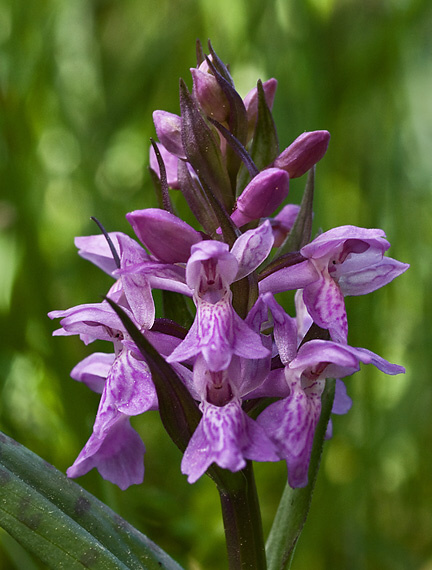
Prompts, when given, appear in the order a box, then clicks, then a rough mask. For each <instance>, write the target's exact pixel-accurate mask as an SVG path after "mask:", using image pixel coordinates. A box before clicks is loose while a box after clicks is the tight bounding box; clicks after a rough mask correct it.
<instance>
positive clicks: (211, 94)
mask: <svg viewBox="0 0 432 570" xmlns="http://www.w3.org/2000/svg"><path fill="white" fill-rule="evenodd" d="M190 71H191V74H192V79H193V90H192V92H193V95H194V97H195V99H196V100H197V101H198V103H199V104H200V106H201V108H202V109H203V111H204V113H205V114H206V115H207V116H208V117H211V118H212V119H215V120H216V121H219V122H220V123H223V122H224V121H226V120H227V118H228V115H229V112H230V106H229V103H228V99H227V98H226V96H225V93H224V92H223V91H222V88H221V87H220V85H219V83H218V82H217V79H216V77H215V76H214V75H212V74H211V73H205V72H204V71H201V69H196V68H192V69H191V70H190Z"/></svg>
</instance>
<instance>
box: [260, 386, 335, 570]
mask: <svg viewBox="0 0 432 570" xmlns="http://www.w3.org/2000/svg"><path fill="white" fill-rule="evenodd" d="M334 392H335V380H327V381H326V387H325V389H324V392H323V395H322V397H321V403H322V408H321V416H320V420H319V422H318V425H317V428H316V431H315V438H314V443H313V448H312V455H311V460H310V465H309V475H308V477H309V483H308V485H307V486H306V487H304V488H303V489H292V488H291V487H290V486H289V485H288V483H287V485H286V487H285V490H284V493H283V495H282V499H281V502H280V503H279V507H278V511H277V513H276V517H275V519H274V521H273V526H272V529H271V531H270V535H269V537H268V540H267V544H266V552H267V563H268V570H285V569H287V568H289V567H290V565H291V561H292V558H293V554H294V549H295V547H296V544H297V541H298V539H299V537H300V534H301V531H302V530H303V526H304V524H305V522H306V518H307V515H308V512H309V508H310V504H311V501H312V493H313V490H314V487H315V482H316V478H317V475H318V469H319V465H320V460H321V455H322V450H323V446H324V437H325V433H326V429H327V425H328V422H329V418H330V413H331V409H332V406H333V400H334Z"/></svg>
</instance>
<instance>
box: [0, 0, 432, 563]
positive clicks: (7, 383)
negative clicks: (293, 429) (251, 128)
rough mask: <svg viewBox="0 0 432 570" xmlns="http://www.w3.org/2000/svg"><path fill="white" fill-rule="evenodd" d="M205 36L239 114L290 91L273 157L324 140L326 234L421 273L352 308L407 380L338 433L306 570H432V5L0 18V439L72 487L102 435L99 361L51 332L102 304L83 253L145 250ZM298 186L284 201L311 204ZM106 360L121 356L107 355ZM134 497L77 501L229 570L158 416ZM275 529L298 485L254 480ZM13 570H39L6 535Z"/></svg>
mask: <svg viewBox="0 0 432 570" xmlns="http://www.w3.org/2000/svg"><path fill="white" fill-rule="evenodd" d="M196 38H200V39H201V40H202V41H203V43H205V42H206V41H207V38H211V40H212V42H213V46H214V47H215V49H216V51H217V52H218V54H219V55H220V56H221V57H222V59H223V60H224V61H226V62H229V63H230V65H231V70H232V74H233V77H234V80H235V82H236V86H237V88H238V90H239V92H240V93H241V94H242V95H245V94H246V93H247V91H249V89H250V88H251V87H253V86H254V85H255V83H256V80H257V78H261V79H263V80H265V79H268V78H270V77H276V78H277V79H278V80H279V86H278V91H277V95H276V101H275V106H274V114H275V118H276V124H277V125H278V131H279V138H280V143H281V148H282V149H283V148H285V147H286V146H287V145H288V144H289V143H290V142H291V141H292V140H293V139H294V138H295V137H296V136H298V135H299V134H300V133H301V132H303V131H305V130H315V129H327V130H329V131H330V132H331V135H332V139H331V142H330V147H329V150H328V153H327V155H326V157H325V159H324V160H323V161H322V162H321V163H320V164H319V166H318V169H317V185H316V191H317V199H316V204H315V224H316V229H318V228H319V227H322V228H323V229H324V230H327V229H330V228H331V227H334V226H337V225H342V224H355V225H361V226H366V227H382V228H384V230H385V231H386V233H387V236H388V239H389V240H390V242H391V243H392V248H391V249H390V252H389V253H390V255H391V256H392V257H396V258H397V259H400V260H401V261H404V262H409V263H411V269H410V271H409V272H408V273H407V274H405V275H404V276H402V277H400V278H399V279H398V280H397V281H395V282H394V283H392V284H390V285H389V286H387V287H386V288H384V289H383V290H380V291H377V292H375V293H373V294H371V295H369V296H368V297H359V298H352V299H348V300H347V307H348V312H349V319H350V334H349V342H350V344H352V345H353V346H364V347H367V348H370V349H372V350H374V351H375V352H378V353H379V354H381V355H382V356H384V357H385V358H387V359H389V360H390V361H392V362H398V363H400V364H403V365H404V366H406V368H407V374H406V375H405V376H397V377H385V376H384V375H383V374H382V373H379V372H377V371H375V370H374V369H372V367H370V369H368V368H366V367H365V368H363V370H362V371H361V372H360V373H359V374H357V375H356V376H355V377H354V378H352V379H348V380H347V385H348V390H349V393H350V395H351V396H352V398H353V399H354V406H353V409H352V410H351V411H350V413H349V414H348V415H347V416H344V417H337V418H336V419H335V420H334V437H333V439H332V440H331V441H330V442H328V443H327V445H326V448H325V453H324V457H323V463H322V468H321V471H320V475H319V479H318V483H317V488H316V492H315V495H314V499H313V505H312V509H311V512H310V517H309V520H308V522H307V525H306V527H305V530H304V533H303V535H302V537H301V540H300V543H299V545H298V548H297V556H296V559H295V562H294V564H293V570H309V569H311V568H313V569H314V570H327V569H336V570H339V569H350V570H363V569H368V570H375V569H376V570H387V569H388V570H408V569H409V570H411V569H418V570H431V569H432V460H431V444H432V420H431V409H432V383H431V378H430V370H431V358H430V347H431V335H432V333H431V327H430V319H431V316H432V301H431V291H432V289H431V285H430V283H431V282H432V275H431V272H432V271H431V263H430V251H431V245H432V244H431V241H432V238H431V236H432V211H431V205H432V203H431V182H430V181H431V179H432V160H431V150H432V95H431V94H432V4H431V3H430V2H429V1H428V0H394V1H391V0H291V1H290V0H267V1H266V2H263V1H262V0H1V1H0V121H1V127H0V170H1V173H0V230H1V235H0V331H1V333H0V335H1V342H0V375H1V384H0V388H1V399H0V429H1V430H3V431H5V432H6V433H7V434H9V435H10V436H12V437H14V438H15V439H17V440H18V441H20V442H21V443H23V444H25V445H26V446H27V447H29V448H30V449H32V450H33V451H35V452H36V453H38V454H39V455H41V456H42V457H43V458H45V459H46V460H47V461H49V462H51V463H53V464H54V465H55V466H56V467H58V468H59V469H61V470H62V471H64V470H65V469H66V468H67V467H68V466H69V465H70V464H71V463H72V462H73V461H74V459H75V457H76V456H77V454H78V452H79V451H80V449H81V448H82V446H83V445H84V443H85V442H86V440H87V438H88V436H89V435H90V433H91V428H92V424H93V420H94V416H95V413H96V409H97V404H98V396H97V395H95V394H93V393H91V392H90V391H89V390H88V389H86V387H85V386H83V385H80V384H78V383H75V382H73V381H72V380H71V379H70V378H69V371H70V370H71V368H72V367H73V366H74V365H75V364H76V363H77V362H78V361H79V360H81V359H82V358H84V357H85V356H86V355H87V354H90V352H93V350H94V347H93V346H90V347H84V346H83V345H82V344H81V343H80V341H79V340H78V339H76V338H73V337H70V338H52V337H51V332H52V331H53V330H54V328H56V324H55V323H52V322H51V321H50V320H49V319H48V318H47V317H46V313H47V312H48V311H50V310H53V309H60V308H61V309H64V308H68V307H70V306H73V305H77V304H80V303H85V302H98V301H99V300H100V296H101V295H102V294H104V293H105V292H106V290H107V288H108V287H109V285H110V279H109V278H108V277H107V276H106V275H104V274H103V273H102V272H101V271H99V270H98V269H96V268H95V267H93V266H92V265H91V264H89V263H88V262H86V261H84V260H81V259H80V258H79V257H78V256H77V255H76V250H75V248H74V245H73V238H74V236H75V235H86V234H91V233H97V229H96V227H95V226H94V224H92V222H91V221H90V220H89V218H90V216H91V215H94V216H97V217H98V218H99V219H100V220H101V221H102V223H103V224H104V225H105V227H106V228H107V229H108V230H109V231H112V230H121V231H125V232H128V233H131V230H130V228H129V227H128V224H127V223H126V220H125V217H124V215H125V213H126V212H128V211H130V210H133V209H138V208H144V207H148V206H154V205H155V200H154V197H153V193H152V190H151V185H150V178H149V175H148V172H147V165H148V158H147V157H148V146H149V137H150V136H154V129H153V126H152V120H151V113H152V111H153V110H154V109H165V110H168V111H171V112H175V113H177V112H179V105H178V79H179V77H183V78H184V79H185V80H186V81H187V83H188V85H189V86H190V85H191V81H190V74H189V67H194V66H195V40H196ZM303 185H304V179H300V180H297V181H294V182H293V184H292V190H291V197H292V200H293V201H294V202H295V201H298V200H299V199H300V196H301V192H302V189H303ZM98 348H99V349H102V350H109V348H108V347H107V346H104V345H102V344H101V346H100V347H98ZM133 423H134V425H135V426H136V427H137V429H138V430H139V431H140V433H141V434H142V435H143V439H144V440H145V443H146V446H147V454H146V476H145V482H144V484H143V485H142V486H139V487H134V488H131V489H129V490H127V491H126V492H121V491H119V490H118V489H117V488H116V487H114V486H113V485H111V484H110V483H107V482H105V481H103V480H102V479H101V478H100V477H99V475H98V474H97V473H96V472H91V473H90V474H88V475H87V476H85V477H83V478H81V479H80V481H79V482H80V483H81V484H82V485H83V486H84V487H85V488H86V489H88V490H90V491H91V492H93V493H95V494H96V495H97V496H98V497H99V498H101V499H102V500H104V501H105V502H107V503H108V504H109V505H110V506H111V507H112V508H114V509H115V510H116V511H117V512H118V513H119V514H121V515H122V516H124V517H125V518H126V519H128V520H129V521H130V522H131V523H133V524H134V525H136V526H137V527H138V528H139V529H140V530H141V531H143V532H144V533H146V534H148V535H149V536H150V537H151V538H152V539H154V540H155V541H156V542H159V543H160V545H161V546H162V547H164V548H165V549H167V550H168V552H169V553H170V554H171V555H172V556H173V557H175V558H176V559H177V560H178V561H179V562H181V563H182V564H184V565H185V566H186V567H188V568H191V569H192V570H198V569H205V570H207V569H209V570H212V569H214V570H217V569H220V568H223V567H225V554H224V542H223V529H222V524H221V520H220V508H219V502H218V496H217V493H216V491H215V489H214V487H213V484H212V482H211V481H210V480H207V479H205V478H203V479H202V480H201V481H199V482H198V483H197V484H195V485H194V486H192V487H191V486H190V485H188V483H187V482H186V480H185V477H183V476H182V475H181V474H180V470H179V464H180V459H181V456H180V453H179V452H178V451H177V449H176V448H175V447H174V445H173V444H172V443H171V442H170V440H169V439H168V437H167V436H166V435H165V434H164V432H163V430H162V428H161V425H160V422H159V420H158V417H157V414H155V413H149V414H146V415H145V416H144V417H140V418H136V419H135V421H134V422H133ZM256 472H257V479H258V486H259V492H260V496H261V500H262V511H263V518H264V527H265V530H266V532H267V531H268V529H269V526H270V524H271V520H272V517H273V515H274V512H275V509H276V506H277V503H278V499H279V496H280V493H281V492H282V489H283V487H284V484H285V480H286V473H285V467H284V465H283V464H282V463H280V464H276V465H275V464H269V465H258V466H257V468H256ZM0 549H1V550H0V568H2V569H9V568H19V569H20V570H21V569H23V568H25V569H29V570H31V569H32V568H40V567H41V566H40V565H39V563H38V562H37V561H33V560H32V559H30V558H28V556H27V555H26V553H24V552H23V551H22V550H21V548H20V547H19V546H18V545H17V544H16V543H15V542H14V541H13V540H11V539H10V538H9V537H8V536H7V535H6V534H5V533H4V532H0Z"/></svg>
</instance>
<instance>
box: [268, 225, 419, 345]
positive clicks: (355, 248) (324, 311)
mask: <svg viewBox="0 0 432 570" xmlns="http://www.w3.org/2000/svg"><path fill="white" fill-rule="evenodd" d="M389 247H390V244H389V242H388V241H387V240H386V239H385V234H384V232H383V231H382V230H375V229H366V228H358V227H355V226H341V227H339V228H334V229H333V230H329V231H328V232H324V233H323V234H321V235H320V236H318V237H317V238H316V239H315V240H313V241H312V242H311V243H309V244H307V245H305V246H304V247H302V248H301V249H300V254H301V255H302V256H303V257H304V258H305V261H303V262H301V263H299V264H298V265H294V266H291V267H285V268H283V269H280V270H279V271H276V272H275V273H272V274H271V275H269V276H268V277H266V278H265V279H263V280H262V281H261V283H260V291H261V292H263V293H264V292H266V291H272V292H273V293H277V292H280V291H287V290H290V289H297V288H302V289H303V298H304V301H305V304H306V307H307V309H308V311H309V313H310V314H311V316H312V318H313V320H314V321H315V322H316V323H317V325H319V326H320V327H322V328H324V329H328V330H329V331H330V334H331V336H332V338H333V339H334V340H336V341H338V342H346V340H347V334H348V322H347V316H346V311H345V303H344V300H343V298H344V296H345V295H365V294H367V293H371V292H372V291H375V290H376V289H379V288H380V287H383V286H384V285H387V283H390V282H391V281H393V279H395V278H396V277H397V276H398V275H401V274H402V273H403V272H404V271H406V270H407V269H408V267H409V265H408V264H406V263H401V262H400V261H397V260H395V259H392V258H390V257H385V256H384V252H385V251H386V250H387V249H388V248H389Z"/></svg>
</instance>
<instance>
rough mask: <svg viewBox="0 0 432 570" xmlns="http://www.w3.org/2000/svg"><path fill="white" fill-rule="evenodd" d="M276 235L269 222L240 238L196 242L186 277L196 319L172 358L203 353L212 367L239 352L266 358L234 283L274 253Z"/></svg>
mask: <svg viewBox="0 0 432 570" xmlns="http://www.w3.org/2000/svg"><path fill="white" fill-rule="evenodd" d="M272 244H273V234H272V231H271V226H270V224H269V223H268V222H266V223H264V224H262V225H261V226H259V227H258V228H257V229H255V230H249V231H247V232H245V233H244V234H243V235H241V236H240V237H239V238H238V239H237V240H236V242H235V243H234V245H233V247H232V249H231V251H229V247H228V245H227V244H225V243H222V242H218V241H213V240H206V241H202V242H199V243H196V244H195V245H193V246H192V249H191V252H192V254H191V256H190V258H189V261H188V262H187V265H186V282H187V284H188V286H189V287H190V289H191V290H192V291H193V299H194V302H195V304H196V307H197V313H196V317H195V320H194V323H193V325H192V327H191V329H190V331H189V332H188V334H187V336H186V338H185V339H184V341H183V342H182V343H181V344H180V345H179V346H178V347H177V348H176V349H175V350H174V351H173V352H172V354H170V356H169V357H168V358H167V361H168V362H182V361H185V360H190V359H191V358H193V357H195V356H197V355H198V354H202V355H203V357H204V359H205V361H206V363H207V365H208V367H209V370H211V371H212V372H217V371H219V370H224V369H226V368H227V367H228V365H229V363H230V361H231V357H232V356H233V355H234V354H235V355H237V356H241V357H243V358H262V357H264V356H266V355H267V354H268V350H267V349H266V348H265V347H264V346H263V345H262V343H261V340H260V337H259V335H258V334H257V333H256V332H254V331H253V330H252V329H251V328H250V327H249V326H248V325H247V324H246V323H245V322H244V321H243V320H242V319H241V318H240V317H239V316H238V315H237V313H236V312H235V310H234V308H233V306H232V302H231V299H232V292H231V289H230V285H231V283H233V282H234V281H236V280H239V279H241V278H243V277H245V276H247V275H249V274H250V273H252V271H254V270H255V269H256V268H257V267H258V266H259V265H260V264H261V263H262V261H263V260H264V259H265V258H266V257H267V255H268V254H269V252H270V250H271V247H272Z"/></svg>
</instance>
